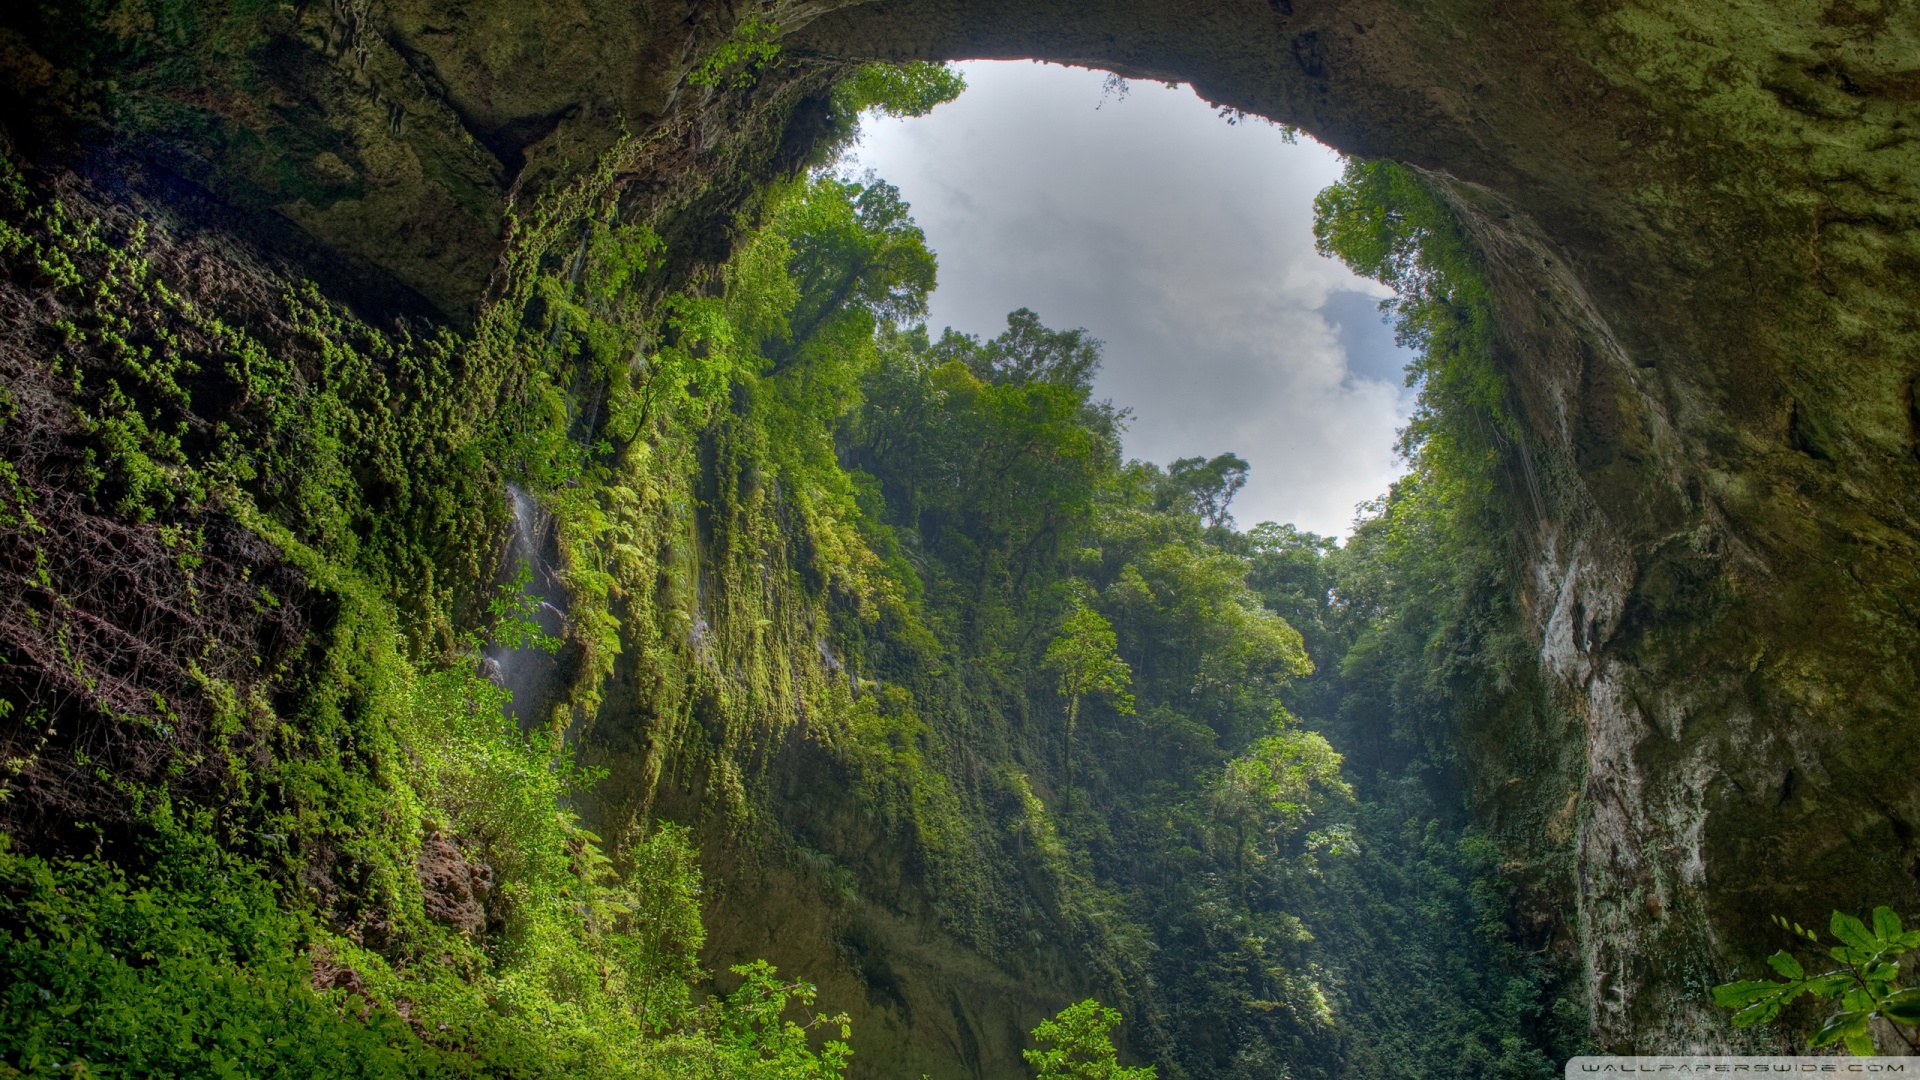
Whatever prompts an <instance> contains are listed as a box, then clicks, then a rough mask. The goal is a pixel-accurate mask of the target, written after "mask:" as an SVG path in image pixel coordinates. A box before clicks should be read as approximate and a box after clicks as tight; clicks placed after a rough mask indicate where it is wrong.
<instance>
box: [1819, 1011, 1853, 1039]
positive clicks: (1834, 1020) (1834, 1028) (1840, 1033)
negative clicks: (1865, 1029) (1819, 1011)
mask: <svg viewBox="0 0 1920 1080" xmlns="http://www.w3.org/2000/svg"><path fill="white" fill-rule="evenodd" d="M1854 1019H1855V1014H1854V1013H1850V1012H1838V1013H1834V1014H1833V1015H1832V1016H1831V1017H1829V1018H1828V1019H1827V1023H1826V1026H1825V1027H1822V1028H1821V1029H1820V1030H1819V1031H1816V1032H1814V1033H1813V1038H1811V1039H1808V1040H1807V1045H1808V1046H1815V1047H1819V1046H1832V1045H1833V1044H1834V1043H1837V1042H1839V1041H1840V1040H1841V1039H1844V1038H1846V1036H1847V1029H1848V1027H1849V1026H1851V1025H1852V1023H1853V1021H1854Z"/></svg>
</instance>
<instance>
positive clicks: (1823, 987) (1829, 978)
mask: <svg viewBox="0 0 1920 1080" xmlns="http://www.w3.org/2000/svg"><path fill="white" fill-rule="evenodd" d="M1806 988H1807V993H1809V994H1812V995H1813V996H1814V997H1817V998H1837V997H1839V996H1840V995H1841V994H1844V993H1846V992H1847V991H1849V990H1851V989H1853V975H1852V974H1851V973H1850V972H1845V971H1829V972H1827V973H1826V974H1825V975H1815V976H1814V977H1813V978H1811V979H1808V980H1807V984H1806Z"/></svg>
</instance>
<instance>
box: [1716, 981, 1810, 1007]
mask: <svg viewBox="0 0 1920 1080" xmlns="http://www.w3.org/2000/svg"><path fill="white" fill-rule="evenodd" d="M1791 985H1792V984H1791V983H1777V982H1763V981H1761V980H1759V979H1747V980H1743V981H1741V982H1730V983H1724V984H1722V985H1720V986H1716V987H1714V988H1713V1003H1714V1004H1715V1005H1718V1006H1720V1007H1721V1008H1724V1009H1742V1008H1745V1007H1746V1006H1748V1005H1751V1004H1753V1003H1754V1002H1756V1001H1760V1000H1762V999H1765V998H1770V997H1778V996H1779V994H1780V992H1781V991H1783V990H1785V989H1787V988H1788V987H1789V986H1791Z"/></svg>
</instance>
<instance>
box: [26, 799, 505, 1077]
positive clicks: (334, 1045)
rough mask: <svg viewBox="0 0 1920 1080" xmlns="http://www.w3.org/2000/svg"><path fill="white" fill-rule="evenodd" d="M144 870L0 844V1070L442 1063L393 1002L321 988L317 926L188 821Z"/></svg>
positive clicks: (185, 1072) (457, 1062)
mask: <svg viewBox="0 0 1920 1080" xmlns="http://www.w3.org/2000/svg"><path fill="white" fill-rule="evenodd" d="M163 837H164V838H163V839H162V840H161V841H160V842H161V843H162V844H164V845H165V850H163V851H162V852H161V853H160V855H159V858H158V859H156V860H155V862H154V868H153V870H152V871H151V872H150V873H148V874H146V875H143V876H141V877H140V878H137V879H133V880H129V878H128V877H127V875H126V874H125V873H123V872H121V871H119V870H117V869H115V868H113V867H110V866H108V865H106V864H103V863H101V862H98V861H95V860H81V861H51V862H50V861H46V860H42V859H38V858H34V857H31V856H22V855H18V854H15V853H12V852H8V851H5V850H0V970H4V971H5V972H6V979H5V989H4V991H0V1075H6V1076H21V1075H25V1076H52V1075H62V1076H72V1075H76V1074H83V1075H91V1073H90V1072H89V1070H87V1068H86V1067H85V1066H84V1065H82V1064H81V1063H91V1064H93V1065H94V1066H96V1067H97V1066H99V1065H101V1064H107V1063H110V1064H111V1066H112V1067H114V1068H117V1069H119V1070H123V1071H124V1072H126V1073H127V1074H128V1075H136V1076H180V1077H187V1076H235V1077H237V1076H316V1075H327V1076H343V1077H388V1076H442V1075H462V1074H465V1073H467V1072H469V1071H471V1070H470V1069H469V1068H466V1067H463V1066H464V1065H465V1064H466V1063H465V1062H463V1061H462V1060H461V1059H460V1058H459V1057H457V1056H451V1055H447V1054H445V1053H443V1052H440V1051H436V1050H435V1049H433V1048H431V1047H429V1046H427V1045H425V1044H423V1043H422V1042H421V1041H420V1040H419V1038H418V1037H417V1036H416V1035H415V1034H414V1031H413V1029H412V1028H410V1027H408V1025H407V1024H406V1022H405V1020H404V1019H403V1018H402V1017H401V1016H400V1015H398V1014H397V1013H395V1012H394V1010H393V1009H392V1008H391V1007H390V1005H383V1004H377V1003H375V1002H372V1001H369V1000H368V999H367V998H366V997H364V996H362V995H360V994H355V993H352V992H350V991H348V990H346V989H315V987H314V982H315V980H314V968H313V964H312V959H311V954H310V953H309V951H308V950H307V949H306V948H303V945H304V943H305V942H306V940H308V936H309V930H308V928H307V927H305V926H303V924H302V920H300V919H299V918H298V917H297V916H295V915H292V914H290V913H289V912H287V911H286V910H284V909H283V908H282V907H281V906H280V903H279V900H278V898H277V897H276V896H275V895H274V889H273V887H272V886H271V884H270V883H269V882H267V881H266V880H263V879H262V877H261V876H260V874H259V873H258V871H257V870H256V869H255V868H254V867H252V866H249V865H247V864H246V863H245V862H243V861H239V860H235V859H233V858H232V857H230V856H226V855H223V854H222V853H220V852H218V851H217V850H214V849H212V845H211V844H210V843H209V842H208V840H207V838H206V837H205V836H204V835H197V834H196V831H195V830H193V829H192V828H190V827H188V828H180V827H175V828H172V829H169V830H167V832H166V833H165V834H163Z"/></svg>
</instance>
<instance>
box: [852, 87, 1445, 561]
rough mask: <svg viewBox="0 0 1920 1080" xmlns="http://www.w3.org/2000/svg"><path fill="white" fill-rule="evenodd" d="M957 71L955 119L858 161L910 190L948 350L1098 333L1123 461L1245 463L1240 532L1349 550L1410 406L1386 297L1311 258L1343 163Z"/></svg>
mask: <svg viewBox="0 0 1920 1080" xmlns="http://www.w3.org/2000/svg"><path fill="white" fill-rule="evenodd" d="M965 69H966V74H967V81H968V83H969V84H970V89H968V91H967V92H966V93H965V94H964V95H962V96H961V98H960V99H959V100H958V101H955V102H953V103H951V104H948V105H943V106H940V107H939V108H938V109H936V110H934V112H933V113H932V114H931V115H929V116H926V117H922V118H918V119H912V120H887V119H880V120H869V121H868V123H867V131H866V135H865V137H864V139H863V141H862V144H861V146H860V148H859V150H858V151H857V154H856V157H855V160H853V161H852V162H851V163H850V167H851V168H852V169H853V170H855V171H859V170H864V169H867V168H871V169H873V170H874V171H875V172H877V173H878V174H879V175H880V176H881V177H882V178H884V179H886V180H887V181H889V182H891V183H893V184H896V185H898V186H899V188H900V190H901V192H902V194H903V195H904V196H905V197H906V198H907V200H908V201H909V202H911V203H912V204H913V210H914V216H915V217H916V218H917V219H918V220H919V222H920V224H921V225H922V226H923V227H924V228H925V229H926V232H927V238H928V241H929V243H930V244H931V245H932V247H933V248H934V250H935V251H936V252H937V253H938V255H939V257H940V288H939V290H938V291H937V292H936V293H935V294H934V297H933V315H932V320H931V322H932V325H933V327H934V328H935V331H936V333H937V332H938V328H939V327H941V326H945V325H951V326H953V327H955V328H956V329H959V330H964V331H967V332H969V333H976V334H980V335H983V336H987V337H991V336H993V335H994V334H997V333H999V331H1000V330H1001V329H1002V328H1003V327H1004V326H1005V317H1006V313H1007V312H1008V311H1011V310H1013V309H1014V308H1018V307H1030V308H1032V309H1034V310H1035V311H1037V312H1039V314H1040V317H1041V318H1042V319H1043V320H1044V321H1045V322H1046V323H1047V324H1048V325H1050V326H1056V327H1069V326H1085V327H1086V328H1087V329H1088V330H1090V331H1091V332H1092V333H1093V334H1094V336H1096V337H1099V338H1102V339H1103V340H1105V341H1106V343H1107V348H1106V353H1105V356H1106V365H1105V367H1104V369H1103V371H1102V373H1101V376H1100V379H1099V383H1098V390H1099V392H1100V393H1101V394H1102V395H1103V396H1107V397H1111V398H1112V399H1113V400H1114V402H1115V403H1116V404H1118V405H1122V406H1127V407H1130V408H1132V409H1133V410H1134V420H1133V424H1132V427H1131V430H1130V431H1129V433H1128V436H1127V446H1126V449H1127V453H1128V454H1129V455H1130V456H1135V457H1143V458H1147V459H1149V460H1153V461H1158V462H1161V463H1163V464H1164V463H1165V462H1167V461H1170V460H1172V459H1173V458H1176V457H1184V456H1188V455H1192V454H1206V455H1212V454H1217V453H1220V452H1222V451H1226V450H1232V451H1234V452H1236V453H1238V454H1240V455H1241V456H1242V457H1245V458H1246V459H1247V460H1248V461H1249V462H1251V463H1252V465H1253V472H1252V477H1251V479H1250V481H1249V483H1248V485H1247V487H1246V489H1245V490H1244V491H1242V492H1241V494H1240V497H1239V498H1238V499H1237V500H1236V501H1235V504H1234V510H1235V516H1236V517H1237V518H1238V519H1239V520H1240V521H1241V522H1242V523H1243V524H1247V525H1251V524H1253V523H1255V522H1258V521H1263V520H1277V521H1291V522H1295V523H1297V524H1299V525H1300V526H1301V527H1303V528H1307V529H1311V530H1313V531H1315V532H1321V533H1332V534H1344V533H1345V532H1346V531H1347V530H1348V528H1349V527H1350V525H1351V523H1352V518H1353V510H1354V506H1355V504H1357V503H1359V502H1360V501H1362V500H1365V499H1369V498H1372V497H1374V496H1376V495H1378V494H1380V493H1381V492H1383V491H1384V490H1385V489H1386V486H1387V485H1388V484H1389V483H1390V482H1391V481H1392V480H1393V478H1394V477H1395V476H1397V475H1398V474H1399V472H1400V466H1399V465H1398V463H1397V462H1396V461H1395V460H1394V456H1393V450H1392V447H1393V441H1394V431H1395V428H1396V427H1397V426H1398V425H1399V424H1401V423H1403V422H1404V420H1405V416H1406V410H1407V408H1408V407H1409V405H1410V403H1411V402H1410V398H1409V396H1408V393H1407V392H1406V391H1405V390H1404V389H1402V388H1401V386H1400V385H1399V379H1398V376H1397V374H1396V373H1395V372H1396V369H1397V367H1398V365H1399V363H1401V362H1403V361H1404V354H1402V353H1400V352H1399V351H1398V350H1396V349H1395V348H1394V347H1393V345H1392V338H1391V334H1390V333H1389V332H1388V331H1387V330H1386V329H1385V328H1384V327H1382V326H1380V325H1378V321H1377V319H1378V317H1377V315H1374V314H1373V313H1372V311H1371V303H1372V302H1373V300H1374V299H1375V298H1378V297H1380V296H1384V295H1386V293H1385V290H1383V289H1382V288H1381V287H1380V286H1379V285H1377V284H1375V283H1373V282H1370V281H1366V280H1363V279H1361V278H1357V277H1355V276H1354V275H1353V274H1351V273H1350V272H1348V271H1347V269H1346V268H1345V267H1344V266H1342V265H1340V264H1339V263H1338V262H1335V261H1332V260H1329V259H1325V258H1322V257H1321V256H1320V255H1319V254H1317V253H1316V252H1315V251H1314V250H1313V235H1312V214H1313V210H1312V207H1313V197H1314V195H1315V194H1317V193H1318V192H1319V191H1320V189H1321V188H1323V187H1325V186H1326V185H1327V184H1329V183H1331V182H1332V181H1333V180H1334V179H1336V178H1337V177H1338V176H1339V174H1340V163H1339V159H1338V157H1337V156H1336V155H1334V153H1333V152H1332V151H1330V150H1327V149H1326V148H1324V147H1321V146H1319V145H1317V144H1314V143H1311V142H1309V141H1308V140H1305V139H1302V140H1301V142H1300V144H1299V145H1288V144H1287V143H1286V142H1285V141H1284V140H1283V139H1282V138H1281V134H1280V132H1279V131H1278V130H1276V129H1274V128H1272V127H1270V126H1268V125H1266V124H1262V123H1259V122H1257V121H1255V122H1247V123H1241V124H1237V125H1229V124H1228V123H1227V122H1226V121H1225V120H1223V119H1221V118H1219V117H1218V116H1216V115H1215V114H1214V111H1213V110H1212V109H1211V108H1210V107H1209V106H1207V105H1206V103H1205V102H1202V101H1200V100H1199V99H1198V98H1197V97H1195V96H1194V94H1193V93H1192V91H1191V90H1189V89H1187V88H1185V87H1179V88H1174V89H1168V88H1166V87H1163V86H1161V85H1159V84H1155V83H1141V82H1135V83H1134V84H1133V86H1132V89H1131V92H1130V93H1129V94H1128V95H1127V96H1126V97H1125V98H1124V99H1120V98H1113V97H1107V98H1105V99H1104V101H1103V98H1102V94H1101V87H1102V83H1103V81H1104V78H1105V77H1104V75H1102V74H1101V73H1098V72H1090V71H1085V70H1081V69H1075V68H1063V67H1057V66H1050V65H1039V64H1030V63H989V62H974V63H969V64H966V65H965ZM1354 294H1360V295H1359V296H1355V295H1354ZM1360 297H1366V298H1367V299H1365V300H1362V299H1361V298H1360Z"/></svg>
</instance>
